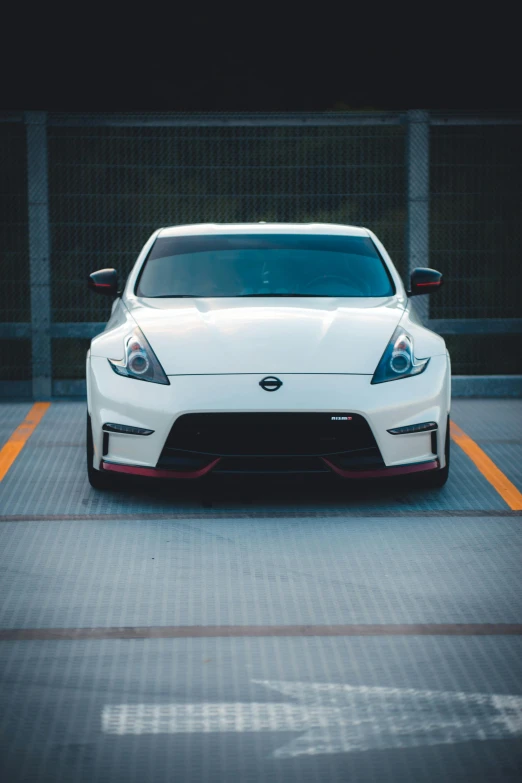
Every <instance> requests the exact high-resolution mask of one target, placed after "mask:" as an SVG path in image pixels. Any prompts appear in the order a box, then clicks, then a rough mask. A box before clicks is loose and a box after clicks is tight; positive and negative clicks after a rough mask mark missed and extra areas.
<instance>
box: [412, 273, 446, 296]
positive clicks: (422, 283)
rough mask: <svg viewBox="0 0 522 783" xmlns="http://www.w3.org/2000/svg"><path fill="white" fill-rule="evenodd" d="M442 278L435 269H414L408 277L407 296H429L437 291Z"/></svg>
mask: <svg viewBox="0 0 522 783" xmlns="http://www.w3.org/2000/svg"><path fill="white" fill-rule="evenodd" d="M442 281H443V277H442V274H441V273H440V272H437V270H436V269H427V268H425V267H418V268H417V269H414V270H413V272H412V273H411V277H410V290H409V291H408V296H419V295H420V294H431V293H433V291H438V290H439V288H440V287H441V285H442Z"/></svg>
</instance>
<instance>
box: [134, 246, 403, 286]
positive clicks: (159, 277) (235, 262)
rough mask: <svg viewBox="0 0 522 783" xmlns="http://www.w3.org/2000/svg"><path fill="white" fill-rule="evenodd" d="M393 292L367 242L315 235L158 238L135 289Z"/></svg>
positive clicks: (371, 247)
mask: <svg viewBox="0 0 522 783" xmlns="http://www.w3.org/2000/svg"><path fill="white" fill-rule="evenodd" d="M394 293H395V290H394V286H393V283H392V280H391V277H390V275H389V272H388V270H387V269H386V267H385V265H384V262H383V261H382V259H381V257H380V256H379V254H378V253H377V249H376V247H375V245H374V244H373V242H372V240H371V239H370V238H369V237H358V236H357V237H353V236H328V235H318V236H314V235H309V234H274V235H266V234H252V235H247V234H235V235H231V236H222V235H221V236H215V235H210V236H209V235H207V236H178V237H159V238H158V239H157V240H156V242H155V244H154V245H153V247H152V250H151V252H150V254H149V257H148V259H147V261H146V262H145V264H144V266H143V269H142V271H141V274H140V277H139V280H138V283H137V286H136V294H137V295H138V296H144V297H185V296H187V297H239V296H334V297H339V296H354V297H381V296H391V295H392V294H394Z"/></svg>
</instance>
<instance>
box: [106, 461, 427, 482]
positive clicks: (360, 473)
mask: <svg viewBox="0 0 522 783" xmlns="http://www.w3.org/2000/svg"><path fill="white" fill-rule="evenodd" d="M321 459H322V460H323V462H324V463H325V464H326V465H328V467H329V468H330V469H331V470H332V471H333V472H334V473H336V474H337V475H338V476H341V477H342V478H346V479H368V478H385V477H393V476H403V475H407V474H409V473H421V472H424V471H427V470H439V469H440V462H439V460H438V459H434V460H429V461H428V462H413V463H410V464H408V465H395V466H393V467H390V468H378V469H376V470H343V469H342V468H339V467H337V465H334V463H333V462H330V460H328V459H326V457H321ZM220 460H221V458H220V457H218V458H217V459H215V460H213V461H212V462H210V463H209V464H208V465H205V467H204V468H200V469H199V470H193V471H179V470H165V469H164V468H148V467H144V466H141V465H122V464H120V463H116V462H107V461H105V460H104V461H103V462H102V469H103V470H107V471H110V472H113V473H126V474H128V475H133V476H146V477H148V478H163V479H182V480H183V479H184V480H187V479H198V478H202V477H203V476H206V475H207V474H208V473H210V472H211V471H212V470H213V469H214V468H215V467H216V465H217V464H218V462H220ZM238 475H241V474H238ZM243 475H248V473H247V472H245V473H244V474H243Z"/></svg>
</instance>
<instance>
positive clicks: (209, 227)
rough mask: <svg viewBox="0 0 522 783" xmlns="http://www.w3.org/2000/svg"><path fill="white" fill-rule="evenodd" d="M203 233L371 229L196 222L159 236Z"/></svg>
mask: <svg viewBox="0 0 522 783" xmlns="http://www.w3.org/2000/svg"><path fill="white" fill-rule="evenodd" d="M201 234H315V235H317V234H329V235H332V236H350V237H360V236H363V237H367V236H369V231H368V229H367V228H361V227H360V226H344V225H341V224H336V223H195V224H192V225H190V224H189V225H186V226H170V227H168V228H162V229H160V231H159V233H158V236H159V237H175V236H194V235H201Z"/></svg>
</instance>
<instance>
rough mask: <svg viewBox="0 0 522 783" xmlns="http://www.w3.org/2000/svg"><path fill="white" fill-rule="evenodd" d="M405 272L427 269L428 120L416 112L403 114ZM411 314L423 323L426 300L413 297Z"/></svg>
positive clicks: (427, 115) (427, 315) (425, 116)
mask: <svg viewBox="0 0 522 783" xmlns="http://www.w3.org/2000/svg"><path fill="white" fill-rule="evenodd" d="M407 123H408V128H407V137H406V138H407V142H406V143H407V156H406V157H407V162H406V166H407V172H408V174H407V177H408V220H407V229H406V230H407V240H406V246H407V257H408V271H409V273H411V272H412V271H413V270H414V269H415V267H417V266H429V244H430V242H429V236H430V234H429V230H430V214H429V195H430V118H429V112H427V111H424V110H420V109H416V110H413V111H409V112H408V114H407ZM413 301H414V303H415V311H416V313H417V314H418V315H419V317H420V318H421V319H422V320H423V321H424V320H426V319H427V318H428V317H429V300H428V297H427V296H421V297H415V299H414V300H413Z"/></svg>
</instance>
